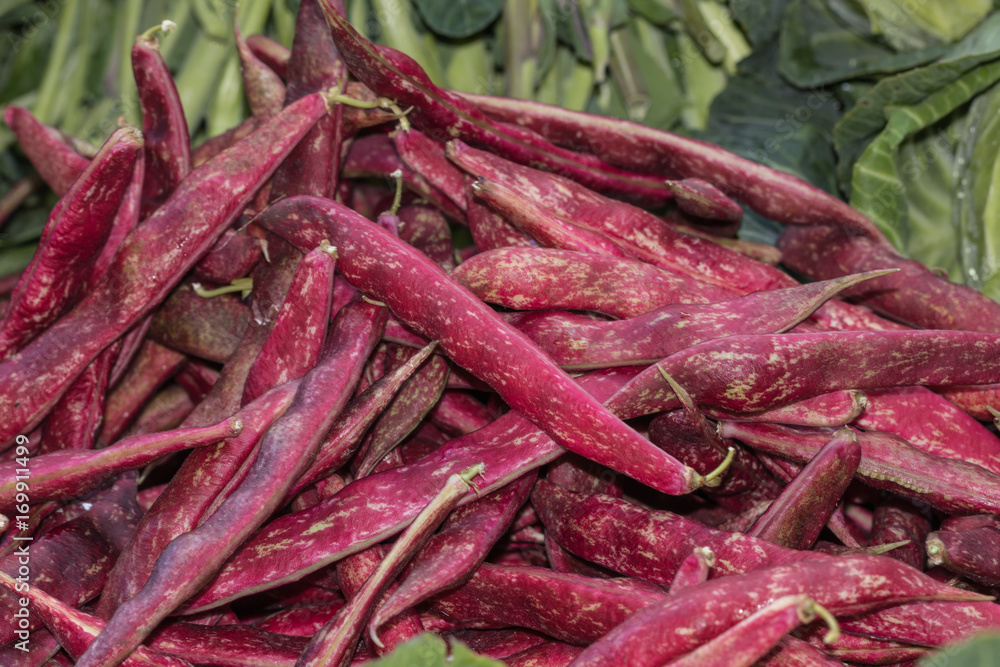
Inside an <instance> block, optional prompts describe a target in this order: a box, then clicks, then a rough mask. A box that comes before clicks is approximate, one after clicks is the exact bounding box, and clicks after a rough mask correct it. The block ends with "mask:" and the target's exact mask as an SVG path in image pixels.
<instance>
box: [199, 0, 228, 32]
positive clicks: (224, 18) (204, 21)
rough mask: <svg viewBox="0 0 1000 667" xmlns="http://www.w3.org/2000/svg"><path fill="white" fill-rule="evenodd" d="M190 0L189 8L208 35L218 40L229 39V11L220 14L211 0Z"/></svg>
mask: <svg viewBox="0 0 1000 667" xmlns="http://www.w3.org/2000/svg"><path fill="white" fill-rule="evenodd" d="M190 2H191V10H192V11H193V12H194V15H195V16H196V17H197V18H198V23H200V24H201V27H202V29H203V30H204V31H205V32H206V33H207V34H208V35H210V36H211V37H214V38H215V39H218V40H226V39H229V35H230V33H231V32H232V26H230V24H229V18H228V16H229V12H225V13H224V14H220V13H219V12H218V11H217V9H216V6H215V5H216V3H215V2H214V1H213V0H190Z"/></svg>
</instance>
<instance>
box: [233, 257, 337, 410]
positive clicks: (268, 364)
mask: <svg viewBox="0 0 1000 667" xmlns="http://www.w3.org/2000/svg"><path fill="white" fill-rule="evenodd" d="M336 265H337V249H336V248H334V247H333V246H331V245H330V244H328V243H321V244H320V246H319V247H317V248H315V249H313V250H311V251H310V252H309V253H308V254H307V255H306V256H305V257H304V258H303V259H302V262H301V263H300V264H299V266H298V268H297V269H296V270H295V275H294V276H293V277H292V284H291V285H290V286H289V287H288V293H287V294H286V295H285V302H284V303H283V304H282V306H281V311H280V312H278V314H277V316H276V317H275V320H274V325H273V326H272V328H271V331H270V332H269V333H268V335H267V340H265V341H264V345H263V346H262V347H261V348H260V352H258V353H257V359H256V360H255V361H254V363H253V365H252V366H250V370H249V371H248V372H247V378H246V383H245V384H244V385H243V399H242V401H241V402H242V404H243V405H246V404H247V403H250V402H251V401H253V400H254V399H255V398H257V397H258V396H260V395H262V394H263V393H264V392H266V391H268V390H269V389H271V388H273V387H276V386H278V385H281V384H285V383H286V382H290V381H292V380H298V379H299V378H301V377H302V376H303V375H305V374H306V373H307V372H308V371H309V369H311V368H312V367H313V366H315V365H316V363H317V362H318V361H319V356H320V352H321V351H322V348H323V341H324V340H325V339H326V329H327V325H328V324H329V321H330V309H331V306H332V305H333V272H334V269H335V267H336Z"/></svg>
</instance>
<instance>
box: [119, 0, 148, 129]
mask: <svg viewBox="0 0 1000 667" xmlns="http://www.w3.org/2000/svg"><path fill="white" fill-rule="evenodd" d="M121 19H122V20H121V23H120V24H119V29H118V36H119V38H120V39H121V44H120V45H119V46H120V47H121V51H120V54H121V55H120V56H119V61H118V63H119V66H118V95H119V98H118V99H120V100H121V115H122V116H124V117H125V120H127V121H128V122H129V123H132V124H133V125H136V126H138V125H139V124H140V123H141V122H142V117H141V116H142V113H141V112H140V110H139V103H138V99H139V93H138V91H137V90H136V88H135V76H134V75H133V74H132V44H133V43H134V42H135V38H136V37H137V36H138V35H139V32H140V31H141V28H140V23H139V22H140V21H141V20H142V0H125V10H124V12H122V14H121Z"/></svg>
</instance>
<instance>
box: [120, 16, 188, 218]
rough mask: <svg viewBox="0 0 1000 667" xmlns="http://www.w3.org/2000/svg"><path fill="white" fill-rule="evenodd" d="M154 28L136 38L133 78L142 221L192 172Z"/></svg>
mask: <svg viewBox="0 0 1000 667" xmlns="http://www.w3.org/2000/svg"><path fill="white" fill-rule="evenodd" d="M156 32H157V29H153V30H149V31H147V32H146V33H144V34H142V35H139V36H138V37H136V40H135V43H134V44H133V45H132V75H133V76H134V77H135V86H136V90H137V92H138V94H139V107H140V109H141V110H142V136H143V138H145V140H146V145H145V149H144V152H145V158H146V170H145V174H144V176H143V181H142V204H141V206H140V209H139V217H140V218H142V219H145V218H147V217H149V215H150V214H151V213H152V212H153V211H155V210H156V209H157V208H159V207H160V205H161V204H162V203H163V202H165V201H166V200H167V197H169V196H170V194H171V193H172V192H173V191H174V190H175V189H176V188H177V184H178V183H180V182H181V181H182V180H183V179H184V178H185V177H186V176H187V175H188V173H190V171H191V138H190V134H189V133H188V126H187V120H186V119H185V117H184V109H183V108H182V107H181V98H180V96H179V95H178V94H177V88H176V86H174V79H173V77H172V76H171V75H170V70H169V69H167V64H166V63H165V62H163V56H161V55H160V47H159V43H158V42H157V40H156Z"/></svg>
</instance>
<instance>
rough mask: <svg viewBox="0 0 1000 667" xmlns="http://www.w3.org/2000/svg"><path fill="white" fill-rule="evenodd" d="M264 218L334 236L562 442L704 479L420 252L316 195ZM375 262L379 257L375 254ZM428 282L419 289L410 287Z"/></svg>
mask: <svg viewBox="0 0 1000 667" xmlns="http://www.w3.org/2000/svg"><path fill="white" fill-rule="evenodd" d="M258 223H259V224H261V225H262V226H264V227H266V228H274V230H275V231H279V230H280V233H281V234H284V235H286V236H287V237H288V238H290V239H294V242H295V243H296V244H297V245H301V244H302V243H309V242H310V239H311V238H312V237H313V236H315V235H317V234H323V235H329V238H330V240H331V242H333V243H334V244H335V245H336V246H337V248H338V251H339V253H340V262H339V266H340V267H341V268H340V270H341V273H342V275H343V276H344V277H345V278H347V279H348V281H350V282H351V283H352V284H354V286H355V287H357V288H358V289H360V290H362V291H364V292H367V293H368V294H371V295H372V296H373V297H375V298H378V299H381V300H382V301H384V302H385V303H386V304H388V306H389V307H390V308H391V309H392V311H393V312H394V313H395V314H396V316H397V317H398V318H399V319H400V320H402V321H403V322H404V323H405V324H407V325H408V326H410V327H412V328H413V329H415V330H416V331H418V332H419V333H421V334H423V335H425V336H427V337H428V338H430V339H432V340H437V341H438V343H439V345H440V347H441V349H442V350H443V351H444V353H445V354H447V355H448V356H449V357H450V358H451V359H452V360H453V361H455V363H457V364H458V365H459V366H461V367H463V368H465V369H467V370H469V371H470V372H472V374H473V375H475V376H476V377H477V378H479V379H481V380H483V381H485V382H486V383H487V384H489V385H490V386H491V387H493V388H494V389H495V390H496V391H497V392H498V393H499V395H500V396H501V397H502V398H503V399H504V400H505V401H506V402H507V403H508V404H509V405H510V406H511V407H512V408H513V409H515V410H518V411H519V412H521V413H522V414H524V415H525V416H527V417H528V418H529V419H532V420H533V421H535V422H536V423H538V424H539V425H540V426H541V427H543V428H544V429H545V430H546V431H547V432H548V433H550V434H551V435H552V436H553V437H554V438H555V439H556V440H557V441H558V442H559V443H560V444H563V445H565V446H566V447H567V448H569V449H571V450H572V451H576V452H577V453H579V454H581V455H583V456H586V457H587V458H590V459H593V460H595V461H598V462H599V463H602V464H604V465H607V466H608V467H610V468H614V469H616V470H618V471H619V472H622V473H623V474H627V475H629V476H630V477H633V478H635V479H636V480H638V481H641V482H643V483H644V484H648V485H650V486H652V487H654V488H656V489H658V490H660V491H663V492H664V493H672V494H679V493H687V492H689V491H691V490H693V489H695V488H698V487H699V486H701V485H702V483H703V480H702V478H701V475H699V474H697V473H695V472H694V471H693V470H691V469H690V468H687V467H686V466H684V465H683V464H680V463H679V462H678V461H676V459H673V457H671V456H669V455H667V454H665V453H663V452H662V450H660V449H658V448H656V447H654V446H653V445H651V444H650V443H649V441H648V440H645V439H644V438H642V437H641V436H640V435H639V434H638V433H636V432H635V431H634V430H632V429H631V428H630V427H628V426H627V425H625V424H624V423H622V421H621V420H620V419H618V418H617V417H615V416H614V415H612V414H610V413H609V412H607V411H606V410H605V409H604V408H603V407H602V406H601V404H600V403H599V402H598V401H597V400H596V399H594V398H593V397H592V396H590V395H589V394H587V393H586V392H585V391H584V390H582V389H580V387H579V386H578V385H577V384H576V383H574V382H573V381H572V380H571V379H570V378H569V376H568V375H566V374H565V373H564V372H563V371H561V370H559V369H558V368H557V367H556V366H555V365H554V364H553V363H552V361H551V360H550V359H549V358H548V357H547V355H545V353H544V352H542V351H541V350H539V349H538V348H537V347H536V346H535V345H534V344H533V343H531V341H529V340H528V339H527V338H526V337H525V336H524V335H523V334H521V333H520V332H518V331H517V330H516V329H514V328H513V327H511V326H510V325H509V324H507V323H506V322H504V321H503V320H502V319H501V318H500V317H499V316H498V315H497V314H496V313H495V312H494V311H493V310H492V309H491V308H489V307H488V306H487V305H486V304H484V303H483V302H482V301H480V300H478V299H476V298H475V297H474V296H473V295H472V294H471V293H470V292H468V290H465V289H463V288H462V287H461V286H460V285H458V284H457V283H456V282H455V281H453V280H451V279H450V278H449V277H448V276H447V275H446V274H445V273H444V272H443V271H441V269H440V268H439V267H438V266H437V265H436V264H434V263H433V262H431V261H430V260H429V259H428V258H427V257H425V256H424V255H423V254H421V253H419V252H417V251H415V250H414V249H412V248H410V247H409V246H407V245H405V244H403V243H402V242H400V241H399V240H398V239H396V238H394V237H393V236H392V235H390V234H389V233H387V232H385V231H384V230H382V229H381V228H379V227H377V226H375V225H372V224H371V223H370V222H369V221H367V220H364V219H363V218H361V217H360V216H359V215H358V214H356V213H355V212H353V211H351V210H350V209H348V208H346V207H344V206H342V205H340V204H337V203H336V202H331V201H328V200H322V199H318V198H312V197H293V198H290V199H285V200H282V201H281V202H278V203H277V204H274V205H272V206H271V207H270V209H269V210H268V211H267V212H265V213H264V214H262V215H261V217H260V218H259V219H258ZM376 258H378V259H376ZM412 284H421V285H425V286H426V289H425V290H424V291H421V292H413V291H412V290H406V289H405V286H406V285H412Z"/></svg>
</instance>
